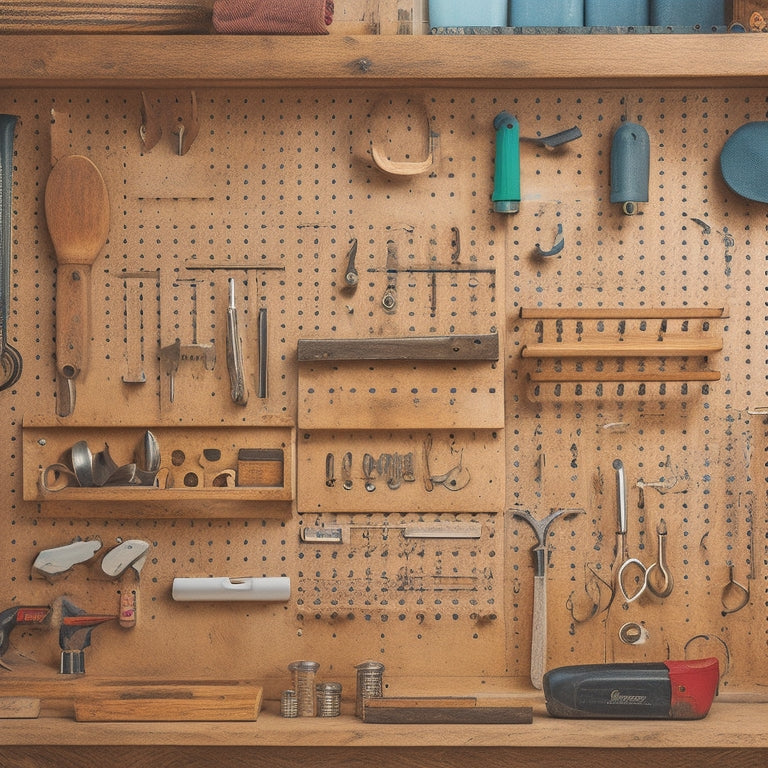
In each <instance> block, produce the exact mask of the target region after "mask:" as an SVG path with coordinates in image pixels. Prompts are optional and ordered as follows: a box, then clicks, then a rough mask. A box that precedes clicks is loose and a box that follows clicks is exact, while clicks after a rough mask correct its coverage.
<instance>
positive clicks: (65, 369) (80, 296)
mask: <svg viewBox="0 0 768 768" xmlns="http://www.w3.org/2000/svg"><path fill="white" fill-rule="evenodd" d="M56 274H57V278H56V368H57V370H58V371H59V373H60V374H61V375H62V376H64V378H66V379H74V378H75V377H76V376H77V375H78V374H79V373H80V372H81V371H82V370H84V369H85V367H86V363H87V354H88V345H89V338H88V337H89V322H88V317H89V312H90V303H91V302H90V286H91V279H90V278H91V268H90V266H87V265H85V264H59V266H58V269H57V273H56Z"/></svg>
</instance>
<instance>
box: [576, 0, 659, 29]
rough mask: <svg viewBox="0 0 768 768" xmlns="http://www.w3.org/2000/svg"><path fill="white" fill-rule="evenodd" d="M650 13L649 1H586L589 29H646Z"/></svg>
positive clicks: (585, 9) (585, 19)
mask: <svg viewBox="0 0 768 768" xmlns="http://www.w3.org/2000/svg"><path fill="white" fill-rule="evenodd" d="M650 13H651V11H650V6H649V0H584V23H585V24H586V25H587V26H588V27H645V26H648V24H650V18H651V16H650Z"/></svg>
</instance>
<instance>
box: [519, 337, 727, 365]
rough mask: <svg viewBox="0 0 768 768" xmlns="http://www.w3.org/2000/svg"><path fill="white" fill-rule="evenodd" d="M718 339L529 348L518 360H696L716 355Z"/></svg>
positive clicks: (523, 351) (579, 344) (719, 348)
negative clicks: (640, 358)
mask: <svg viewBox="0 0 768 768" xmlns="http://www.w3.org/2000/svg"><path fill="white" fill-rule="evenodd" d="M722 348H723V341H722V339H691V340H690V341H657V342H636V341H633V342H630V341H615V342H605V343H602V344H601V343H597V342H594V343H591V342H581V343H577V344H557V343H554V344H531V345H526V346H524V347H522V349H521V350H520V355H521V357H527V358H536V359H540V360H541V359H544V358H553V359H560V358H580V357H591V358H608V357H698V356H701V355H708V354H710V353H712V352H719V351H720V350H721V349H722Z"/></svg>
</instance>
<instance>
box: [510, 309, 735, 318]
mask: <svg viewBox="0 0 768 768" xmlns="http://www.w3.org/2000/svg"><path fill="white" fill-rule="evenodd" d="M727 314H728V311H727V309H726V308H725V307H520V319H521V320H657V319H658V320H665V319H666V320H694V319H706V318H714V317H726V316H727Z"/></svg>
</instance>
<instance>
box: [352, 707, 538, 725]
mask: <svg viewBox="0 0 768 768" xmlns="http://www.w3.org/2000/svg"><path fill="white" fill-rule="evenodd" d="M362 719H363V722H365V723H379V724H406V723H407V724H412V725H435V724H445V725H492V724H516V723H520V724H530V723H532V722H533V709H532V708H531V707H477V706H475V707H454V706H448V707H422V706H419V705H416V706H412V707H400V706H396V707H386V706H380V707H370V708H369V707H365V708H364V709H363V718H362Z"/></svg>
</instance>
